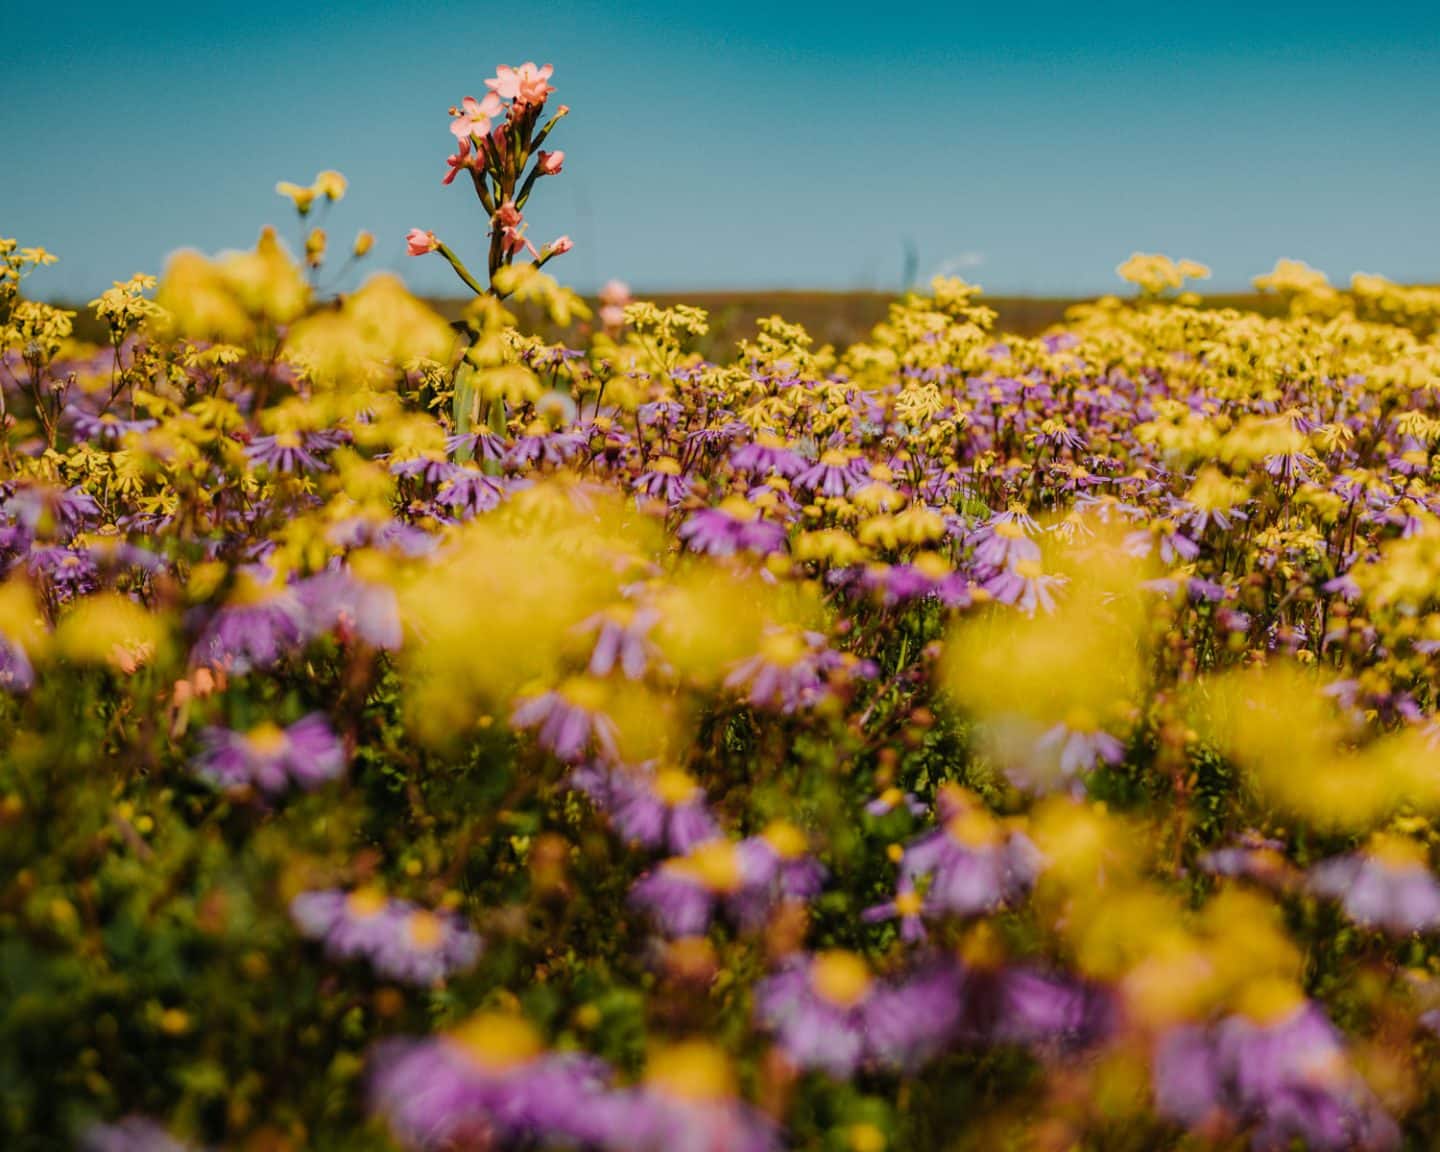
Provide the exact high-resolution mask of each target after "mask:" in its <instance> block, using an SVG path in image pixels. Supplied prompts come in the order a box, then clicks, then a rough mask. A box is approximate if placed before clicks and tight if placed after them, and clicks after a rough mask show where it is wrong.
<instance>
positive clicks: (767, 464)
mask: <svg viewBox="0 0 1440 1152" xmlns="http://www.w3.org/2000/svg"><path fill="white" fill-rule="evenodd" d="M730 466H731V467H732V468H734V469H735V470H736V471H738V472H750V473H752V474H755V475H759V476H765V475H769V474H771V473H774V474H776V475H778V476H783V477H785V478H786V479H787V480H793V479H794V478H795V477H796V476H798V475H800V473H801V472H804V471H805V469H806V468H807V467H808V465H807V464H806V462H805V458H804V457H803V456H801V455H800V454H799V453H798V452H796V451H795V450H794V449H792V448H790V447H789V446H787V445H786V443H785V441H784V440H782V439H781V438H780V437H779V436H776V435H775V434H774V433H773V432H761V433H760V434H759V435H758V436H756V437H755V439H754V440H753V441H752V442H751V443H749V444H741V445H740V446H739V447H738V448H736V449H735V450H734V451H733V452H731V453H730Z"/></svg>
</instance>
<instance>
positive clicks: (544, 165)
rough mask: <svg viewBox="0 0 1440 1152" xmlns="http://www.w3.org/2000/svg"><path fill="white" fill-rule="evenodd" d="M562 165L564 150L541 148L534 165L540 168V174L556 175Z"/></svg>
mask: <svg viewBox="0 0 1440 1152" xmlns="http://www.w3.org/2000/svg"><path fill="white" fill-rule="evenodd" d="M564 166H565V153H564V152H558V151H557V152H545V151H543V150H542V151H541V153H540V155H539V157H538V159H537V160H536V167H537V168H539V169H540V175H542V176H558V175H560V170H561V169H562V168H563V167H564Z"/></svg>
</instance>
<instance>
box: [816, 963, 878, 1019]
mask: <svg viewBox="0 0 1440 1152" xmlns="http://www.w3.org/2000/svg"><path fill="white" fill-rule="evenodd" d="M871 980H872V977H871V975H870V968H869V966H868V965H867V964H866V963H865V961H864V960H862V959H861V958H860V957H859V956H857V955H855V953H853V952H845V951H841V950H839V949H836V950H834V951H830V952H821V953H820V954H819V955H818V956H816V957H815V959H814V961H812V962H811V965H810V984H811V986H812V987H813V988H814V989H815V994H816V995H817V996H819V997H820V998H821V999H822V1000H828V1001H829V1002H830V1003H831V1004H834V1005H837V1006H838V1007H841V1008H850V1007H853V1006H854V1005H856V1004H858V1003H860V1001H861V1000H863V999H865V996H866V994H867V993H868V992H869V991H870V984H871Z"/></svg>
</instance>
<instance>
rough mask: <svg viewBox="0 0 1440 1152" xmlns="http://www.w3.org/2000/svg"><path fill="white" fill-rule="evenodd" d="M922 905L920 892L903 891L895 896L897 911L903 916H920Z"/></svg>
mask: <svg viewBox="0 0 1440 1152" xmlns="http://www.w3.org/2000/svg"><path fill="white" fill-rule="evenodd" d="M922 907H923V904H922V903H921V900H920V893H918V892H901V893H900V894H899V895H897V896H896V897H895V911H896V912H897V913H898V914H899V915H901V916H907V917H908V916H919V915H920V909H921V908H922Z"/></svg>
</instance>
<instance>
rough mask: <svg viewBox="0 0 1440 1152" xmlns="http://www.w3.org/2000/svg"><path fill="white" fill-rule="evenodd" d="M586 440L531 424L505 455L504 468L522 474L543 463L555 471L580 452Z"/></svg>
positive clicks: (577, 435)
mask: <svg viewBox="0 0 1440 1152" xmlns="http://www.w3.org/2000/svg"><path fill="white" fill-rule="evenodd" d="M586 443H587V438H586V436H585V435H584V433H581V432H552V431H551V430H550V429H549V427H548V426H547V425H546V424H544V423H543V422H539V421H537V422H536V423H535V424H532V425H531V430H530V432H529V433H528V434H527V435H524V436H520V437H518V438H517V439H516V441H515V443H514V444H512V445H511V446H510V448H509V449H508V450H507V451H506V453H505V461H504V463H505V467H506V468H509V469H511V470H512V471H516V472H519V471H522V470H524V469H525V468H528V467H531V466H533V465H536V464H539V463H544V464H548V465H550V466H551V467H553V468H558V467H560V466H561V465H562V464H565V463H567V462H568V461H569V460H570V459H571V458H572V457H574V456H576V455H577V454H579V453H580V452H581V451H583V450H584V448H585V445H586Z"/></svg>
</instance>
